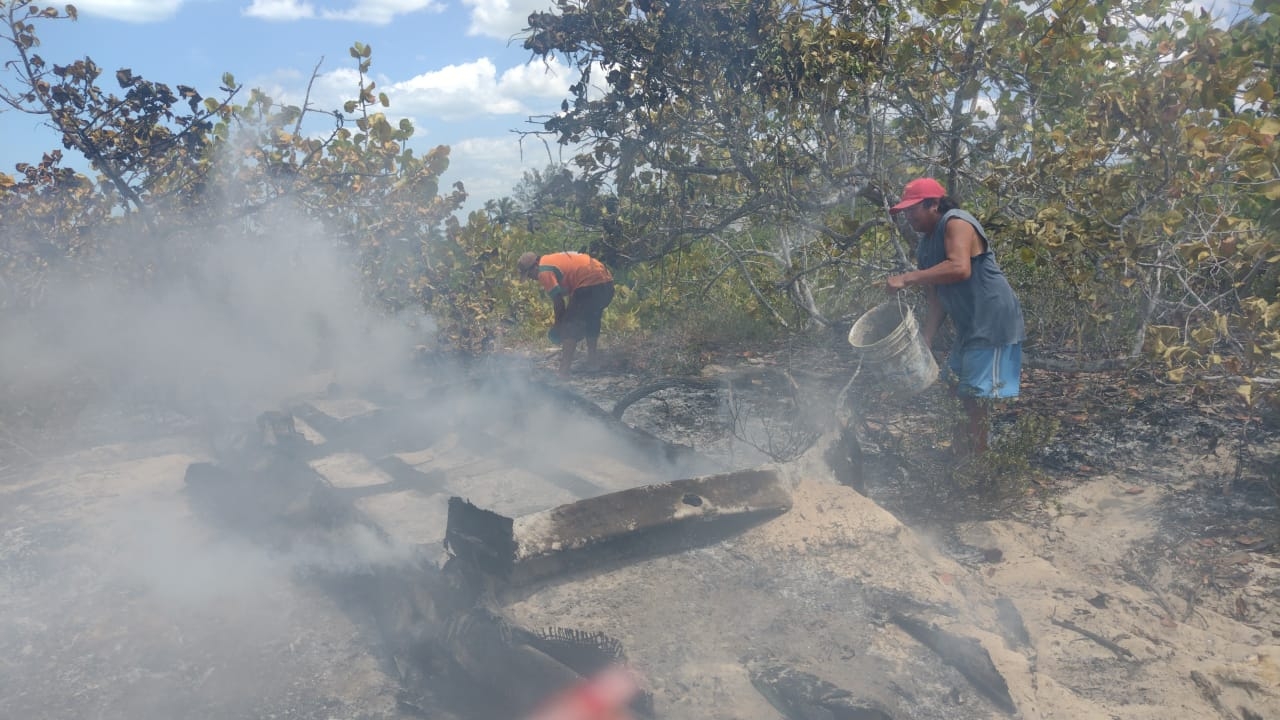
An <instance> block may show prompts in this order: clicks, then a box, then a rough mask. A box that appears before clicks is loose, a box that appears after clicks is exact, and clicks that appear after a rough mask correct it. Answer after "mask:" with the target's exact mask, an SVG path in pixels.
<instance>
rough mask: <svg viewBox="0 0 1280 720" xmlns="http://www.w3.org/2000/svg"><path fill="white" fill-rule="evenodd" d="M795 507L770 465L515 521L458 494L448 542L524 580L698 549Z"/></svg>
mask: <svg viewBox="0 0 1280 720" xmlns="http://www.w3.org/2000/svg"><path fill="white" fill-rule="evenodd" d="M790 507H791V493H790V491H789V489H788V488H787V487H786V486H785V484H784V482H783V481H782V480H781V479H780V478H779V477H778V475H777V473H775V472H773V471H770V470H743V471H738V472H732V473H723V474H718V475H706V476H702V477H696V478H688V479H684V480H673V481H671V482H665V483H657V484H653V485H644V486H641V487H636V488H631V489H629V490H622V491H620V492H615V493H610V494H607V495H600V496H597V497H593V498H588V499H586V500H580V501H578V502H575V503H570V504H567V505H561V506H559V507H555V508H552V509H550V510H545V511H543V512H539V513H534V514H532V515H526V516H523V517H520V518H515V519H509V518H505V517H503V516H501V515H498V514H497V513H492V512H490V511H487V510H483V509H481V508H477V507H475V506H474V505H471V503H468V502H466V501H464V500H462V499H461V498H451V499H450V501H449V521H448V528H447V531H446V536H445V542H446V544H447V546H448V547H449V549H450V552H452V553H453V554H454V555H455V556H457V557H459V558H463V559H467V560H469V561H471V562H473V563H474V564H476V565H477V566H478V567H480V568H481V569H484V570H485V571H487V572H490V573H492V574H495V575H498V576H500V577H504V578H506V579H507V580H509V581H510V582H511V583H513V584H520V583H523V582H527V581H530V580H534V579H538V578H544V577H548V576H551V575H555V574H559V573H562V572H570V571H573V570H577V569H581V568H582V567H585V566H588V565H591V564H593V563H594V562H597V561H599V560H602V559H606V558H607V559H613V558H618V557H622V558H629V557H634V556H637V555H643V554H659V553H663V552H674V551H678V550H681V549H685V548H688V547H693V546H696V545H699V544H703V543H706V542H708V541H714V540H717V539H720V538H721V537H723V536H725V535H728V534H730V533H732V532H738V531H740V530H743V529H745V528H747V527H749V526H750V525H753V524H756V523H758V522H761V521H763V520H765V519H767V518H769V517H773V516H775V515H778V514H781V513H783V512H786V511H787V510H788V509H790ZM508 523H509V525H508Z"/></svg>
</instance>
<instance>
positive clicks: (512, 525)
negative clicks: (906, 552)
mask: <svg viewBox="0 0 1280 720" xmlns="http://www.w3.org/2000/svg"><path fill="white" fill-rule="evenodd" d="M837 427H838V428H843V430H837V431H836V432H833V433H831V434H830V435H829V436H827V437H826V440H825V441H820V442H819V443H818V446H815V448H814V451H813V452H812V453H810V454H809V457H812V458H815V459H816V462H818V463H820V464H821V465H822V466H824V467H825V468H826V473H827V477H828V478H829V479H830V480H831V481H832V482H830V483H829V484H830V485H832V486H833V487H834V488H837V489H841V490H843V491H844V492H847V493H850V494H852V491H849V490H848V489H847V488H838V486H837V485H836V483H835V482H834V480H835V479H836V478H838V477H839V476H840V475H839V470H840V466H842V465H844V466H848V465H849V463H851V462H852V460H851V459H850V458H849V452H848V451H847V447H848V445H849V443H848V442H847V434H848V429H847V428H848V423H847V418H845V419H844V422H841V423H837ZM855 445H856V443H855ZM833 466H835V467H834V468H833ZM846 470H847V467H846ZM799 472H800V473H804V472H806V471H805V470H804V469H801V470H800V471H799ZM788 475H789V473H788V471H787V470H786V469H785V468H784V467H782V466H770V467H762V468H750V469H733V468H726V467H722V466H720V465H718V464H717V463H716V462H714V461H713V460H711V459H709V458H706V457H702V456H699V455H698V454H696V453H694V452H692V451H691V450H690V449H689V448H687V447H684V446H680V445H675V444H670V443H667V442H665V441H662V440H660V439H658V438H656V437H654V436H652V435H649V434H647V433H645V432H643V431H640V430H637V429H635V428H632V427H630V426H628V425H627V424H625V423H623V422H622V421H621V420H619V419H617V418H615V417H613V416H612V415H610V414H609V413H607V412H604V411H602V410H600V409H599V408H598V407H597V406H596V405H595V404H594V403H592V402H590V401H588V400H585V399H583V398H581V397H579V396H576V395H573V394H572V393H568V392H566V391H564V390H561V389H558V388H556V387H553V386H549V385H540V384H538V383H530V382H527V381H521V382H519V383H515V382H510V381H507V380H503V379H502V378H500V377H496V376H491V377H487V378H483V379H478V380H473V381H471V382H470V383H468V384H465V386H464V385H463V384H456V383H455V384H449V385H442V386H439V387H434V388H429V389H425V390H423V391H422V392H420V393H417V394H415V395H412V396H406V397H397V398H385V397H384V398H370V397H356V396H345V395H343V394H342V393H340V392H337V391H334V390H333V389H331V391H330V392H329V393H325V394H321V395H318V396H316V397H314V398H311V399H310V400H309V401H307V402H304V403H300V404H297V405H295V406H291V407H289V408H287V409H286V410H283V411H272V412H268V413H265V414H263V415H262V416H261V417H259V418H258V421H257V423H256V425H255V426H254V427H252V428H249V429H247V430H246V431H245V432H244V433H243V434H242V435H241V436H240V437H239V439H238V441H237V442H235V443H233V444H231V446H229V447H226V448H223V449H222V450H221V451H220V452H219V453H218V455H217V457H216V460H215V462H210V463H198V464H193V465H191V466H190V467H189V468H188V471H187V476H186V492H187V494H188V498H189V501H190V503H191V505H192V507H193V508H194V509H195V510H196V511H197V514H198V516H199V517H201V518H202V519H204V520H205V521H207V522H210V523H211V524H215V525H217V526H221V527H223V528H225V529H226V530H227V531H231V532H236V533H240V534H242V535H243V536H246V537H248V538H250V539H251V540H253V541H254V542H256V543H259V544H261V545H263V546H265V547H268V548H271V549H273V550H276V551H279V552H282V553H296V554H297V555H298V556H300V557H308V558H313V559H314V561H313V562H308V563H303V564H301V565H300V566H298V567H300V569H299V570H298V571H297V572H298V575H299V582H302V583H305V584H309V585H310V586H312V587H314V588H316V590H317V591H318V592H324V593H327V594H328V595H329V596H330V597H332V598H333V599H334V600H335V601H336V602H337V603H338V604H339V605H340V606H341V607H342V608H343V609H344V610H345V611H346V612H348V613H349V614H350V615H351V616H352V617H353V618H355V619H356V620H357V621H358V624H359V625H360V627H362V628H364V629H365V630H366V631H367V633H368V638H369V642H370V644H371V646H373V647H374V648H375V650H376V652H377V654H378V655H379V657H380V658H381V659H382V661H383V663H384V667H385V670H386V672H387V673H388V675H389V676H391V677H392V678H398V680H399V686H400V688H401V692H400V710H401V712H402V713H403V714H404V716H405V717H409V716H422V717H432V718H448V717H456V718H494V717H520V716H521V715H522V714H523V713H525V712H527V711H528V710H530V709H531V708H533V707H535V706H536V705H537V704H538V703H540V702H541V701H543V700H545V699H546V698H547V697H548V696H549V695H550V694H551V693H553V692H555V691H557V690H558V689H561V688H564V687H566V686H568V685H570V684H571V683H573V682H574V681H575V680H576V679H578V678H581V677H584V676H586V675H589V674H591V673H594V672H596V671H597V670H599V669H601V668H603V667H605V666H607V665H609V664H612V663H619V662H623V663H628V662H629V663H630V664H632V665H633V666H635V667H637V669H639V671H640V672H641V674H642V676H644V677H645V679H646V683H647V684H648V685H649V686H650V687H649V688H648V689H646V691H645V692H643V693H642V694H641V696H640V697H639V698H638V699H637V700H636V701H635V703H634V710H635V711H636V714H637V715H639V716H650V717H690V718H692V717H778V716H782V717H786V718H794V719H796V720H810V719H816V718H831V719H833V720H836V719H842V718H843V719H853V718H857V719H883V718H908V717H910V718H934V717H937V718H942V717H947V718H965V717H974V718H977V717H990V716H992V715H993V714H1001V713H1015V712H1016V708H1015V706H1014V702H1013V700H1012V699H1011V698H1010V694H1009V690H1008V688H1007V686H1006V684H1005V681H1004V678H1003V677H1002V676H1001V674H1000V673H999V672H998V671H997V669H996V668H995V666H994V665H993V663H992V660H991V658H990V656H989V655H988V654H987V652H986V650H984V649H983V647H982V646H981V645H980V644H979V643H978V642H976V641H974V640H971V639H969V638H963V637H959V636H956V635H953V634H951V633H948V632H945V631H943V630H940V629H939V628H938V627H937V626H935V625H934V624H932V623H931V622H929V621H928V620H927V619H925V618H926V617H927V616H928V615H929V614H930V613H932V614H933V615H934V616H935V617H945V616H947V615H948V614H951V615H954V614H955V611H954V610H950V609H947V608H945V607H942V608H940V607H938V606H937V605H936V604H931V603H930V601H929V600H924V601H921V600H918V599H916V598H914V597H912V596H911V594H910V593H909V592H895V591H892V590H885V589H883V588H871V587H867V586H865V585H864V584H862V583H861V582H859V580H858V579H857V578H843V577H839V576H837V575H833V574H832V573H831V572H830V571H828V570H825V569H823V568H822V567H821V566H811V565H810V564H809V563H807V562H806V561H804V560H803V559H801V560H800V561H796V560H794V559H788V558H784V557H781V556H778V555H776V554H771V553H770V552H761V551H759V548H758V547H755V546H751V547H748V546H747V545H744V544H742V543H739V542H738V540H737V539H738V538H741V537H745V535H744V533H750V532H751V530H752V528H759V527H762V526H763V525H767V524H768V521H770V520H771V519H777V518H781V517H783V516H785V515H786V514H787V513H788V511H789V510H791V508H792V494H793V490H794V488H795V482H796V481H795V478H794V477H789V476H788ZM817 511H818V512H822V506H821V505H819V506H818V510H817ZM886 515H887V513H886ZM895 532H896V531H895ZM805 540H808V538H805ZM737 603H741V605H740V607H735V604H737ZM889 627H897V628H902V629H903V630H905V631H906V633H907V635H901V634H898V635H896V637H898V638H906V639H905V641H899V642H901V644H902V645H903V647H902V648H901V653H900V654H899V655H898V657H897V658H896V660H895V661H894V662H893V663H885V662H883V660H882V659H877V657H878V656H877V654H876V653H869V652H866V651H865V649H866V648H865V646H866V645H871V644H874V643H877V642H884V637H883V636H884V635H885V630H886V628H889ZM877 638H878V639H877ZM912 638H914V642H913V640H912ZM859 644H862V645H864V647H858V645H859ZM906 645H910V647H906ZM888 665H892V666H893V667H892V668H890V667H887V666H888ZM707 668H718V669H719V670H718V672H719V671H724V668H729V670H728V672H730V673H731V674H736V675H738V676H740V677H741V678H742V679H743V682H742V683H741V685H740V686H738V687H730V688H726V687H723V683H722V682H721V680H719V679H716V678H712V679H708V677H707V674H706V672H705V671H706V669H707ZM711 674H712V675H715V674H716V673H715V672H712V673H711ZM720 674H721V675H723V672H720ZM746 695H754V697H753V698H746V697H745V696H746ZM721 696H728V697H731V698H732V699H733V702H734V703H736V707H733V708H727V709H724V711H723V713H720V712H708V710H707V708H708V707H711V706H716V705H724V704H725V698H724V697H721Z"/></svg>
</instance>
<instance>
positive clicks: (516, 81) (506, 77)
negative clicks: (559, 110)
mask: <svg viewBox="0 0 1280 720" xmlns="http://www.w3.org/2000/svg"><path fill="white" fill-rule="evenodd" d="M569 84H570V83H569V68H567V67H565V66H564V65H562V64H560V61H559V60H557V59H555V58H552V59H550V60H549V61H547V62H543V61H541V60H533V61H531V62H528V63H525V64H524V65H518V66H516V67H513V68H511V69H510V70H507V71H506V72H504V73H502V80H500V81H499V83H498V85H499V87H500V88H501V89H502V90H503V92H506V93H509V94H511V95H516V96H519V97H537V98H555V99H556V100H560V99H562V98H564V97H566V96H568V94H569Z"/></svg>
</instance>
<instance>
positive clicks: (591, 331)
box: [564, 282, 613, 339]
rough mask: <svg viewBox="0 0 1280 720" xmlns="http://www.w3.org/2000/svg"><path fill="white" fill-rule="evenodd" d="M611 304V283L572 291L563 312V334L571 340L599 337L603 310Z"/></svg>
mask: <svg viewBox="0 0 1280 720" xmlns="http://www.w3.org/2000/svg"><path fill="white" fill-rule="evenodd" d="M611 302H613V283H612V282H606V283H600V284H599V285H588V286H587V287H580V288H578V289H577V290H574V291H573V294H572V295H570V296H569V303H568V307H566V308H565V312H564V332H566V333H568V336H569V337H572V338H590V339H595V338H598V337H600V320H601V318H603V317H604V309H605V308H607V307H609V303H611Z"/></svg>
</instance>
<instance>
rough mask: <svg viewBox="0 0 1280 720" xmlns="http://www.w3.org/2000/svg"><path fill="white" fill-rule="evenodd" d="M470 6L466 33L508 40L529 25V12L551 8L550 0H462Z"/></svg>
mask: <svg viewBox="0 0 1280 720" xmlns="http://www.w3.org/2000/svg"><path fill="white" fill-rule="evenodd" d="M462 3H463V4H464V5H468V6H470V7H471V27H469V28H468V29H467V34H468V35H487V36H489V37H495V38H498V39H500V40H509V39H511V38H512V37H513V36H514V35H515V34H516V33H519V32H520V31H521V30H524V29H525V28H526V27H527V26H528V25H529V14H530V13H532V12H536V11H538V10H549V9H551V6H552V3H551V0H462Z"/></svg>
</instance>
